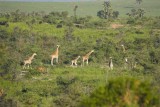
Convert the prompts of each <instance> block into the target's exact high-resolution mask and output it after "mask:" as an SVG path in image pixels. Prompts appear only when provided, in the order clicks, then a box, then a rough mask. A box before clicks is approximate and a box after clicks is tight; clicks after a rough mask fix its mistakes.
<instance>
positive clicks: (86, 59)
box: [82, 50, 94, 65]
mask: <svg viewBox="0 0 160 107" xmlns="http://www.w3.org/2000/svg"><path fill="white" fill-rule="evenodd" d="M93 52H94V50H91V51H90V52H89V53H87V54H86V55H84V56H82V61H83V62H82V63H83V65H84V62H85V61H86V63H87V65H88V59H89V56H90V55H91V54H92V53H93Z"/></svg>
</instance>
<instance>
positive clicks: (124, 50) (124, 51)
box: [121, 44, 126, 53]
mask: <svg viewBox="0 0 160 107" xmlns="http://www.w3.org/2000/svg"><path fill="white" fill-rule="evenodd" d="M121 46H122V49H123V53H126V49H125V47H124V45H123V44H122V45H121Z"/></svg>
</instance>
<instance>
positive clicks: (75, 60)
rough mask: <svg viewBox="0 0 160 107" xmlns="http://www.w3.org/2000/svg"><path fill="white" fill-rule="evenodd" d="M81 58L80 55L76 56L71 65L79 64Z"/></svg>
mask: <svg viewBox="0 0 160 107" xmlns="http://www.w3.org/2000/svg"><path fill="white" fill-rule="evenodd" d="M79 58H80V56H78V57H76V58H75V59H73V60H72V61H71V63H72V64H71V66H73V64H74V65H75V66H77V60H78V59H79Z"/></svg>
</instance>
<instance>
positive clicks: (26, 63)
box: [23, 53, 37, 69]
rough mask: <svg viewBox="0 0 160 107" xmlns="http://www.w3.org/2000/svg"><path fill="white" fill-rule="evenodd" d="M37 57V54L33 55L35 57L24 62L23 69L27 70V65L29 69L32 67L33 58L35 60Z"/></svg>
mask: <svg viewBox="0 0 160 107" xmlns="http://www.w3.org/2000/svg"><path fill="white" fill-rule="evenodd" d="M35 55H37V54H36V53H33V55H32V56H31V57H29V58H28V59H27V60H24V65H23V69H25V68H26V65H28V68H29V65H31V63H32V60H33V58H34V56H35Z"/></svg>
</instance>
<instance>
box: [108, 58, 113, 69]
mask: <svg viewBox="0 0 160 107" xmlns="http://www.w3.org/2000/svg"><path fill="white" fill-rule="evenodd" d="M109 59H110V60H109V68H110V69H111V70H113V62H112V57H109Z"/></svg>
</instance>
